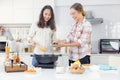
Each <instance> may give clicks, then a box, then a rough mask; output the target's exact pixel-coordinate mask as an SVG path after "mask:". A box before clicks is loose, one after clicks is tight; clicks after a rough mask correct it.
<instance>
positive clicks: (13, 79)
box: [0, 53, 120, 80]
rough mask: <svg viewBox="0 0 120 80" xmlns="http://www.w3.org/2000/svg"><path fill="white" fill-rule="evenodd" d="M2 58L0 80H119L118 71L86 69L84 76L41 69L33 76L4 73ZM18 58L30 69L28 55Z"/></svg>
mask: <svg viewBox="0 0 120 80" xmlns="http://www.w3.org/2000/svg"><path fill="white" fill-rule="evenodd" d="M4 56H5V55H4V54H0V61H1V63H0V66H1V67H0V80H113V79H114V80H120V71H119V70H115V71H90V70H88V69H86V71H85V73H84V74H71V73H69V71H67V70H66V72H65V73H64V74H57V73H56V72H55V69H42V70H41V71H40V72H37V73H35V74H29V73H25V72H15V73H6V72H5V71H4V60H5V59H4ZM20 56H21V59H22V60H23V61H24V62H25V63H26V64H27V65H28V68H29V69H30V68H31V67H32V66H31V60H32V59H31V57H30V54H29V53H26V54H20ZM61 59H63V58H61ZM65 60H66V61H67V60H68V59H66V58H64V60H63V63H62V64H64V63H66V61H65ZM60 62H61V60H60Z"/></svg>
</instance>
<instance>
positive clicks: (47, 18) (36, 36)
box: [28, 5, 56, 66]
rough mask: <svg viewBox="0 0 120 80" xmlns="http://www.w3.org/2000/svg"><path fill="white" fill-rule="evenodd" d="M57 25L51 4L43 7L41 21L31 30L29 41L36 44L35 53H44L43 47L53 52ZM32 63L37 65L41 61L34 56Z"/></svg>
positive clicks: (33, 44)
mask: <svg viewBox="0 0 120 80" xmlns="http://www.w3.org/2000/svg"><path fill="white" fill-rule="evenodd" d="M55 32H56V25H55V19H54V12H53V9H52V7H51V6H50V5H46V6H44V7H43V9H42V10H41V13H40V17H39V21H38V23H36V24H33V25H32V27H31V28H30V31H29V36H28V41H29V43H30V44H31V45H32V46H34V47H35V48H34V53H35V54H42V53H43V51H42V50H40V49H42V48H45V49H46V52H48V53H51V51H52V47H51V44H52V41H53V40H55V39H56V36H55ZM32 65H33V66H37V65H39V63H38V62H37V60H36V58H35V57H34V56H33V59H32Z"/></svg>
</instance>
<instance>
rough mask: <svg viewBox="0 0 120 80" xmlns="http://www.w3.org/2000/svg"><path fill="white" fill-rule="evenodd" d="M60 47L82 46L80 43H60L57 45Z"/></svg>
mask: <svg viewBox="0 0 120 80" xmlns="http://www.w3.org/2000/svg"><path fill="white" fill-rule="evenodd" d="M57 46H58V47H74V46H78V47H79V46H80V43H78V42H72V43H67V42H66V43H58V44H57Z"/></svg>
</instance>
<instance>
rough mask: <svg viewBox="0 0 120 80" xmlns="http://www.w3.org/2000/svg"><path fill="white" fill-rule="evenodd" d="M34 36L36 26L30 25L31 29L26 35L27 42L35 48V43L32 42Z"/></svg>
mask: <svg viewBox="0 0 120 80" xmlns="http://www.w3.org/2000/svg"><path fill="white" fill-rule="evenodd" d="M35 34H36V26H35V25H34V24H32V26H31V28H30V29H29V34H28V39H27V40H28V42H29V43H30V44H31V45H32V46H35V44H36V43H35V42H34V41H33V37H34V36H35Z"/></svg>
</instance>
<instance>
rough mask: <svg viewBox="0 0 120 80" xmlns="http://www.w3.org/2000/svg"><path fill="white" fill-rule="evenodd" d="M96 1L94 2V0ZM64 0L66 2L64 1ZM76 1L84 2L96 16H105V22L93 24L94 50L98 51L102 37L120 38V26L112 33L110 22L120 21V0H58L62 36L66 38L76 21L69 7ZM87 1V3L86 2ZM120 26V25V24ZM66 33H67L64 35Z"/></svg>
mask: <svg viewBox="0 0 120 80" xmlns="http://www.w3.org/2000/svg"><path fill="white" fill-rule="evenodd" d="M92 1H94V2H92ZM63 2H64V3H63ZM75 2H82V3H83V4H84V5H83V6H84V8H85V10H86V11H89V10H91V11H93V16H94V17H95V18H103V20H104V23H102V24H97V25H93V31H92V52H93V53H98V52H99V49H98V48H99V47H98V42H99V39H101V38H120V36H119V34H120V32H118V31H116V30H117V29H118V30H119V29H120V28H117V29H116V30H115V32H114V34H115V35H116V36H114V35H112V33H111V32H112V30H113V29H114V27H113V26H109V24H110V23H117V22H119V23H120V10H119V9H120V0H109V1H108V0H100V1H98V0H89V1H88V0H87V1H86V0H84V1H83V0H74V1H73V0H72V1H65V0H64V1H63V0H56V2H55V5H56V6H55V9H56V21H57V25H58V30H59V31H60V33H63V35H62V34H61V35H60V33H59V36H60V38H65V37H66V34H67V32H69V29H70V26H71V24H72V23H74V21H73V20H72V18H71V16H70V13H69V8H70V6H71V5H72V4H73V3H75ZM84 2H86V3H84ZM119 27H120V26H119ZM64 34H65V35H64Z"/></svg>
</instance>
